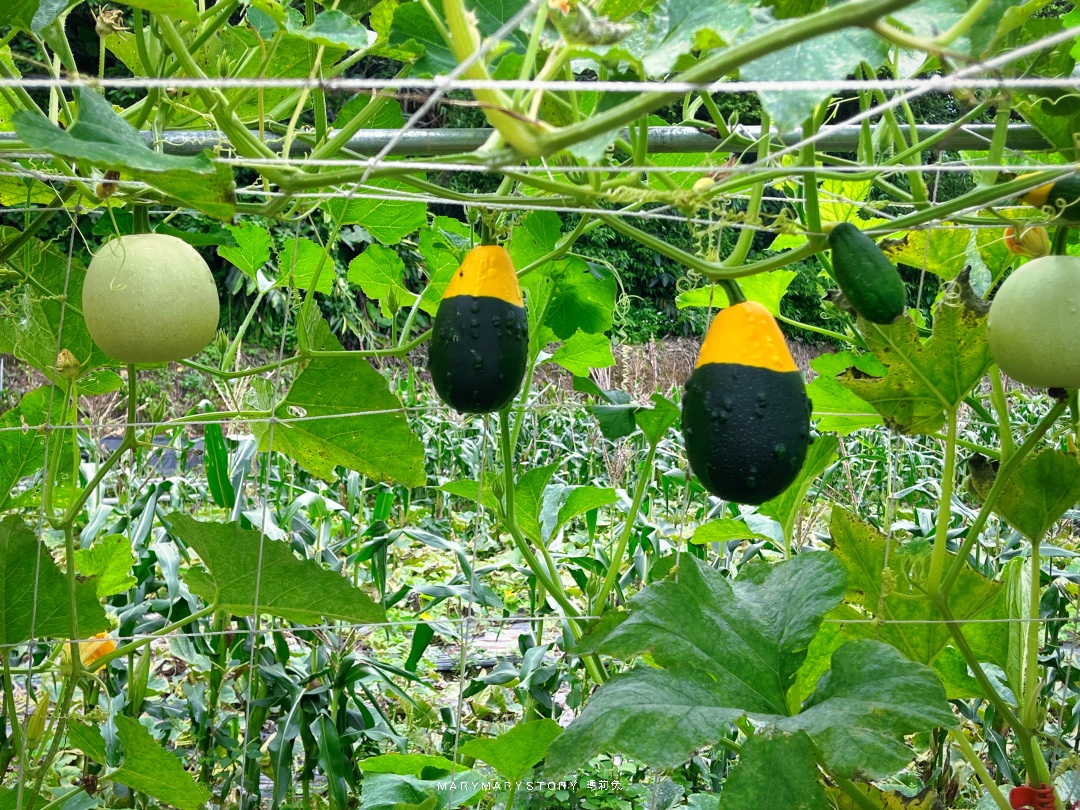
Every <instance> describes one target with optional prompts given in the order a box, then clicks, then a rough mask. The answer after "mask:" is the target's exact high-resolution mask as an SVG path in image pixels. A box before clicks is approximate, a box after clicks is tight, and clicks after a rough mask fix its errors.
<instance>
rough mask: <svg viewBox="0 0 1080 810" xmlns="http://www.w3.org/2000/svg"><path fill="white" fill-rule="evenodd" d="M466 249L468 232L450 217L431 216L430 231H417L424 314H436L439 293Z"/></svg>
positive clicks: (421, 302)
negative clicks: (423, 271) (423, 276)
mask: <svg viewBox="0 0 1080 810" xmlns="http://www.w3.org/2000/svg"><path fill="white" fill-rule="evenodd" d="M516 232H517V231H516V230H515V233H516ZM470 247H472V231H471V229H470V228H469V226H468V225H466V224H465V223H463V222H459V221H458V220H456V219H451V218H450V217H435V219H434V220H433V221H432V223H431V227H430V228H424V229H423V230H422V231H420V240H419V244H418V245H417V250H419V251H420V256H421V257H422V258H423V260H424V268H425V269H426V270H427V278H428V283H427V286H426V287H425V288H424V292H423V294H422V295H421V296H420V309H422V310H424V312H426V313H427V314H428V315H434V314H435V313H436V312H438V310H439V302H440V301H441V300H442V294H443V293H444V292H446V288H447V286H448V285H449V284H450V279H452V278H453V277H454V271H455V270H457V268H458V265H460V264H461V259H462V258H463V257H464V256H465V253H466V251H468V249H469V248H470Z"/></svg>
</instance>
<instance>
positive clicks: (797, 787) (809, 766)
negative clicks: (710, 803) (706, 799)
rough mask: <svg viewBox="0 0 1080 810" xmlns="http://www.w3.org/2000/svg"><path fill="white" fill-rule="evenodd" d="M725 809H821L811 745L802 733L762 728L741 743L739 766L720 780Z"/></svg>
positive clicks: (822, 794)
mask: <svg viewBox="0 0 1080 810" xmlns="http://www.w3.org/2000/svg"><path fill="white" fill-rule="evenodd" d="M723 806H724V808H725V810H762V809H763V808H766V807H775V808H781V807H783V808H785V810H823V808H825V807H827V806H828V805H827V804H826V801H825V790H824V788H822V786H821V780H820V779H819V778H818V767H817V761H816V760H815V758H814V746H813V743H812V742H811V741H810V738H809V737H807V736H806V734H804V733H802V732H798V733H795V734H785V733H783V732H781V731H778V730H777V729H776V728H774V727H770V728H765V729H762V730H761V731H759V732H757V733H756V734H754V735H752V736H751V737H750V739H748V740H747V741H746V742H745V743H743V747H742V751H741V753H740V755H739V765H738V767H737V768H735V770H733V771H732V772H731V776H730V777H729V778H728V780H727V781H726V782H725V783H724V801H723Z"/></svg>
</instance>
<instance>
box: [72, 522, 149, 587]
mask: <svg viewBox="0 0 1080 810" xmlns="http://www.w3.org/2000/svg"><path fill="white" fill-rule="evenodd" d="M134 564H135V555H134V554H133V553H132V551H131V541H130V540H129V539H128V538H127V537H125V536H124V535H122V534H109V535H106V536H105V537H99V538H98V539H97V540H95V541H94V544H93V545H92V546H90V548H79V549H76V550H75V568H76V569H78V571H79V573H80V574H82V575H83V576H86V577H94V578H95V579H94V583H95V586H96V588H97V595H98V598H99V599H105V598H107V597H109V596H114V595H115V594H118V593H123V592H124V591H126V590H127V589H128V588H130V587H132V586H133V585H135V584H136V583H137V582H138V580H137V579H135V577H133V576H132V575H131V567H132V566H133V565H134Z"/></svg>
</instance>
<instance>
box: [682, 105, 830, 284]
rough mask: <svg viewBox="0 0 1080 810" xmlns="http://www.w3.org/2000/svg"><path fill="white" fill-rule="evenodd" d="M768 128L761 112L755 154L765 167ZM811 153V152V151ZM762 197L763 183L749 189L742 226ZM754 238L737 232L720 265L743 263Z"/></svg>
mask: <svg viewBox="0 0 1080 810" xmlns="http://www.w3.org/2000/svg"><path fill="white" fill-rule="evenodd" d="M706 97H707V94H703V96H702V98H706ZM709 104H712V99H711V98H710V99H709V100H708V102H707V104H706V106H708V105H709ZM712 106H713V107H715V106H716V105H715V104H712ZM717 115H719V111H717ZM770 126H771V120H770V119H769V115H768V113H766V112H765V111H764V110H762V113H761V132H762V133H763V136H762V138H761V140H759V141H758V153H757V160H758V164H759V165H762V166H764V165H765V163H766V161H767V160H768V158H769V146H770V141H769V137H768V132H769V128H770ZM811 151H813V150H812V149H811ZM805 182H806V181H804V183H805ZM814 193H815V195H816V194H817V184H816V181H815V183H814ZM764 196H765V183H758V184H756V185H754V186H752V187H751V189H750V200H749V202H747V204H746V219H745V220H743V224H744V225H746V226H750V225H752V224H753V223H754V222H755V221H756V220H757V217H758V214H759V213H760V212H761V200H762V198H763V197H764ZM819 225H820V222H819ZM754 236H755V233H754V229H753V228H751V227H745V228H743V229H742V230H741V231H739V238H738V239H737V240H736V241H735V247H734V248H732V250H731V253H730V254H728V256H727V257H726V258H725V259H724V260H723V261H722V262H720V264H722V265H723V266H724V267H738V266H740V265H741V264H742V263H743V262H745V261H746V257H747V255H749V253H750V248H751V246H752V245H753V244H754Z"/></svg>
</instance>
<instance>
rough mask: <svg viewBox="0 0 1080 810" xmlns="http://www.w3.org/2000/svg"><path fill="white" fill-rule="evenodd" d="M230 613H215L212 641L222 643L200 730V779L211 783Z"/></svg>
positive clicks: (213, 670) (213, 671) (221, 611)
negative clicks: (226, 632)
mask: <svg viewBox="0 0 1080 810" xmlns="http://www.w3.org/2000/svg"><path fill="white" fill-rule="evenodd" d="M228 618H229V617H228V614H227V613H226V612H225V611H223V610H219V611H217V612H216V613H214V622H213V625H212V628H211V632H212V634H213V635H212V637H211V643H212V644H217V645H220V649H219V650H218V651H217V660H216V661H214V663H213V668H212V669H211V671H210V688H209V691H208V694H207V698H206V715H205V716H206V726H205V727H204V728H202V729H201V730H200V732H199V734H200V740H199V753H200V758H201V760H202V761H201V764H200V767H199V781H200V782H202V783H203V784H204V785H209V784H210V782H211V780H212V778H213V773H214V763H213V757H212V756H211V755H210V752H211V749H212V748H213V742H214V723H215V722H217V711H218V703H219V702H220V699H221V682H222V680H223V679H224V674H225V667H226V665H227V663H228V661H227V657H228V653H229V645H228V642H227V640H226V638H225V636H224V635H223V634H222V631H223V630H224V629H225V625H226V622H227V621H228Z"/></svg>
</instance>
